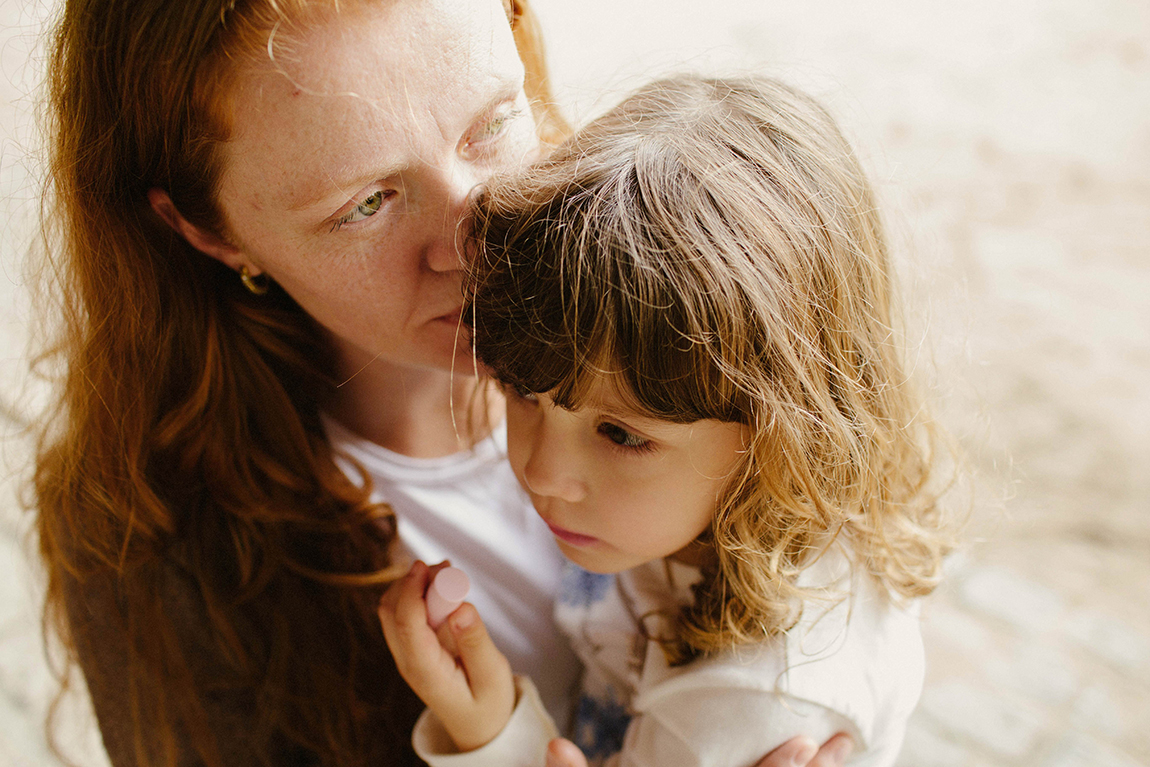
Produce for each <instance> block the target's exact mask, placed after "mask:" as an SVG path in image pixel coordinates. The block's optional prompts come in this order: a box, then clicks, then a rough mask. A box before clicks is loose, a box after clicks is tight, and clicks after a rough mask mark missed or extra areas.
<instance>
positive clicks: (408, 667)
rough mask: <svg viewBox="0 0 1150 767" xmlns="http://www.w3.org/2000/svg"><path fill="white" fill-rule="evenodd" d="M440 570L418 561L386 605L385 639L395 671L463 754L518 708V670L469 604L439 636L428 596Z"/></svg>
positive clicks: (383, 606)
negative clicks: (429, 616)
mask: <svg viewBox="0 0 1150 767" xmlns="http://www.w3.org/2000/svg"><path fill="white" fill-rule="evenodd" d="M440 567H442V565H437V566H436V567H435V568H434V570H433V569H432V568H429V567H428V566H427V565H425V564H424V563H423V562H416V563H415V564H414V565H412V567H411V571H410V572H409V573H408V574H407V575H405V576H404V577H403V578H402V579H401V580H399V581H397V582H395V583H393V584H392V585H391V588H389V589H388V590H387V591H386V592H385V593H384V595H383V597H382V598H381V599H380V601H379V620H380V623H382V624H383V635H384V636H385V637H386V638H387V644H388V647H390V648H391V653H392V655H393V656H394V657H395V664H396V667H397V668H398V669H399V673H400V674H402V675H403V678H404V679H405V680H407V683H408V684H409V685H411V689H412V690H414V691H415V693H416V694H417V695H418V696H419V697H420V698H422V699H423V702H424V703H426V704H427V706H428V708H430V709H431V710H432V712H434V713H435V715H436V717H438V718H439V721H440V722H441V723H442V724H443V727H444V729H446V730H447V733H448V735H450V736H451V739H452V740H453V741H454V742H455V746H456V748H458V749H459V750H460V751H471V750H473V749H476V748H479V747H480V746H482V745H484V744H486V743H487V742H488V741H490V740H491V739H492V738H494V737H495V736H496V735H498V734H499V732H500V731H501V730H502V729H503V728H504V726H505V725H506V724H507V720H508V719H510V718H511V712H512V710H513V709H514V708H515V683H514V681H513V680H512V677H511V666H510V664H508V662H507V658H505V657H504V656H503V653H501V652H499V650H498V649H496V647H495V645H494V643H492V641H491V637H489V636H488V635H487V629H486V627H485V626H484V625H483V621H482V620H480V619H479V613H478V612H477V611H476V610H475V607H474V606H473V605H471V604H468V603H464V604H463V605H461V606H460V607H459V608H458V609H456V610H455V612H453V613H451V615H450V617H448V619H447V620H446V621H445V622H444V623H443V625H441V626H440V627H439V630H438V631H432V629H431V627H430V626H429V625H428V624H427V606H426V604H425V602H424V594H425V593H426V592H427V586H428V584H429V583H430V582H431V576H433V575H434V574H435V571H436V570H438V569H440Z"/></svg>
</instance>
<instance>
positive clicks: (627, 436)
mask: <svg viewBox="0 0 1150 767" xmlns="http://www.w3.org/2000/svg"><path fill="white" fill-rule="evenodd" d="M597 428H598V431H599V433H600V434H602V435H603V436H604V437H606V438H607V439H608V440H610V441H611V443H612V444H613V445H615V446H616V447H618V448H620V449H622V450H626V451H628V452H639V453H648V452H650V451H652V450H654V449H655V443H654V442H652V441H651V440H649V439H646V438H645V437H640V436H639V435H638V434H635V433H634V432H631V431H628V430H627V429H625V428H623V427H622V426H620V425H619V424H617V423H612V422H611V421H603V422H601V423H600V424H599V426H598V427H597Z"/></svg>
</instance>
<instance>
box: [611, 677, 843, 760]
mask: <svg viewBox="0 0 1150 767" xmlns="http://www.w3.org/2000/svg"><path fill="white" fill-rule="evenodd" d="M837 732H847V733H850V734H851V735H852V736H854V737H856V738H857V729H856V728H855V726H854V725H853V724H852V723H851V722H850V721H849V720H848V719H847V718H846V717H844V716H842V715H841V714H839V713H837V712H835V711H832V710H830V709H828V708H826V707H824V706H820V705H818V704H815V703H811V702H810V701H805V700H801V699H798V698H793V697H791V696H788V695H784V694H779V693H768V692H765V691H762V690H755V689H747V688H737V687H707V688H702V689H699V688H695V689H692V690H690V691H689V693H688V692H686V691H684V693H683V694H678V695H665V696H661V697H660V699H659V700H658V701H657V702H655V703H654V705H653V706H652V707H651V708H650V709H648V710H645V711H642V712H640V713H639V715H638V716H636V717H635V718H634V719H632V720H631V724H630V725H629V726H628V728H627V735H626V737H625V739H624V741H623V750H622V751H621V752H620V753H619V754H618V755H617V756H618V761H617V762H615V763H614V764H617V765H619V767H700V766H701V765H708V766H709V767H716V766H717V765H722V767H752V765H754V764H756V763H757V762H758V761H759V760H760V759H762V758H763V757H764V756H766V755H767V754H768V753H769V752H771V751H773V750H774V749H776V748H778V747H779V746H781V745H782V744H783V743H785V742H787V741H788V740H790V739H791V738H793V737H796V736H798V735H806V736H808V737H810V738H813V739H814V740H815V742H816V743H822V742H824V741H826V740H827V739H828V738H830V737H831V736H832V735H834V734H835V733H837ZM856 742H857V740H856Z"/></svg>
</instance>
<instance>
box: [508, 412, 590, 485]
mask: <svg viewBox="0 0 1150 767" xmlns="http://www.w3.org/2000/svg"><path fill="white" fill-rule="evenodd" d="M557 432H558V430H557V429H554V428H548V427H543V428H541V429H539V431H538V432H537V433H536V435H535V440H534V444H533V445H532V448H531V455H530V456H528V458H527V463H526V465H525V466H524V467H523V478H524V481H525V482H526V484H527V489H528V490H530V491H531V492H532V493H535V494H536V495H541V496H546V497H548V498H557V499H559V500H563V501H566V502H568V503H578V502H579V501H582V500H583V499H584V498H585V497H586V496H587V485H586V484H585V483H584V482H583V480H582V478H581V477H580V476H579V470H578V461H577V459H576V457H575V454H574V452H573V451H571V450H570V449H566V448H564V446H563V441H562V439H560V437H559V434H558V433H557Z"/></svg>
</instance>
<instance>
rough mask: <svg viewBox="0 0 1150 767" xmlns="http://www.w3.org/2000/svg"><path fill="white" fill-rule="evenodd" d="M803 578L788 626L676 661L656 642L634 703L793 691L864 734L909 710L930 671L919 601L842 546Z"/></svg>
mask: <svg viewBox="0 0 1150 767" xmlns="http://www.w3.org/2000/svg"><path fill="white" fill-rule="evenodd" d="M800 585H802V586H804V587H805V588H808V589H811V590H812V592H813V597H812V599H810V600H809V601H808V602H807V603H806V604H805V605H804V608H803V612H802V615H801V617H800V619H799V621H798V622H797V623H796V624H795V626H793V627H792V628H791V629H790V630H788V631H787V632H785V633H784V634H781V635H778V636H775V637H771V638H769V639H767V640H764V641H762V642H758V643H755V644H751V645H742V646H739V647H735V648H731V649H728V650H725V651H723V652H719V653H716V654H714V655H710V656H707V657H705V658H700V659H698V660H695V661H693V662H691V663H689V664H687V665H685V666H678V667H671V666H669V665H668V663H667V662H666V659H665V657H664V656H663V653H662V652H661V651H660V650H659V649H658V648H657V647H656V646H655V645H654V643H652V644H651V645H650V646H649V647H648V652H647V658H646V662H645V663H644V668H643V679H642V682H641V684H640V690H639V695H638V696H637V697H636V699H635V706H636V708H637V709H640V710H642V709H651V708H653V707H658V706H659V705H661V701H665V700H671V699H674V698H680V697H681V696H699V695H702V694H705V693H707V692H708V691H713V690H718V689H724V690H727V691H730V692H731V694H733V695H736V696H740V697H743V698H745V697H746V696H747V695H763V696H770V697H773V698H780V697H785V698H788V699H792V700H801V701H806V702H808V703H812V704H815V705H816V706H820V707H823V708H826V709H830V710H832V711H836V712H839V713H840V714H842V715H843V716H845V717H846V718H847V719H848V720H849V721H850V722H851V723H852V724H853V725H854V726H855V727H856V728H857V733H856V734H857V736H858V737H861V738H862V740H863V742H864V743H869V742H872V736H873V735H874V729H875V723H876V722H877V721H883V720H887V719H890V718H891V717H892V715H893V716H894V717H895V718H896V719H897V718H905V716H909V713H910V710H911V709H912V708H913V707H914V704H915V703H916V702H917V699H918V696H919V693H920V691H921V688H922V677H923V671H924V660H923V648H922V638H921V634H920V629H919V619H918V611H917V608H916V606H915V605H905V604H900V603H898V602H896V601H895V600H894V599H892V598H891V597H890V596H889V595H888V594H887V592H886V590H885V588H883V587H882V585H881V584H879V583H878V582H877V581H876V580H875V579H874V578H872V577H871V576H869V575H867V574H866V573H865V571H863V569H862V568H859V567H855V566H853V565H852V562H851V559H850V556H849V553H848V552H846V551H844V550H832V551H829V552H827V554H825V555H824V556H823V557H820V559H819V560H818V561H816V562H815V563H813V564H812V565H811V566H810V567H809V568H807V570H805V571H804V572H803V573H802V575H801V576H800ZM734 691H737V692H734Z"/></svg>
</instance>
